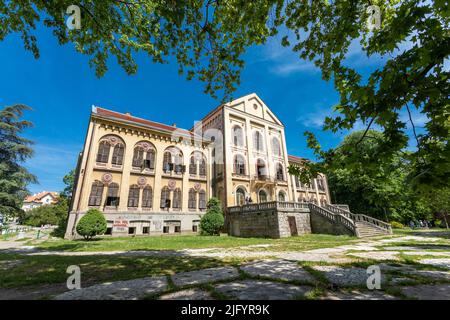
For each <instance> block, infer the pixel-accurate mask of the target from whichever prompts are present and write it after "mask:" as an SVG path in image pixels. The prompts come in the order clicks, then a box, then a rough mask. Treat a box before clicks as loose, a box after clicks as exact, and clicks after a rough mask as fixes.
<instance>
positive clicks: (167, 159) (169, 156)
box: [163, 147, 186, 174]
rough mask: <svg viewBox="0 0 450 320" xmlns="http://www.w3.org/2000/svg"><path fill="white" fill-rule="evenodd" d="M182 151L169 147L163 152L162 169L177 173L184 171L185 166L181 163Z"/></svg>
mask: <svg viewBox="0 0 450 320" xmlns="http://www.w3.org/2000/svg"><path fill="white" fill-rule="evenodd" d="M183 162H184V161H183V153H182V152H181V150H180V149H178V148H175V147H169V148H167V149H166V151H165V152H164V159H163V170H164V172H166V173H167V172H169V171H175V173H177V174H181V173H184V172H185V171H186V170H185V169H186V167H185V166H184V165H183Z"/></svg>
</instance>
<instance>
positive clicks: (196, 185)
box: [194, 182, 202, 192]
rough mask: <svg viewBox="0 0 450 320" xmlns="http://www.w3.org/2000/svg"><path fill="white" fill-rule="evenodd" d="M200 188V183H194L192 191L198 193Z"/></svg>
mask: <svg viewBox="0 0 450 320" xmlns="http://www.w3.org/2000/svg"><path fill="white" fill-rule="evenodd" d="M201 188H202V185H201V184H200V183H198V182H196V183H195V184H194V190H195V191H197V192H198V191H200V189H201Z"/></svg>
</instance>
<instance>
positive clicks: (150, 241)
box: [37, 234, 359, 252]
mask: <svg viewBox="0 0 450 320" xmlns="http://www.w3.org/2000/svg"><path fill="white" fill-rule="evenodd" d="M358 241H359V240H358V239H357V238H355V237H350V236H333V235H324V234H308V235H302V236H297V237H290V238H283V239H264V238H238V237H231V236H227V235H221V236H220V237H217V236H199V235H186V236H151V237H126V238H106V237H103V238H98V239H94V240H92V241H84V240H62V239H58V240H47V241H44V242H42V243H40V244H37V246H38V247H39V248H41V249H45V250H50V251H75V252H76V251H91V252H92V251H139V250H183V249H205V248H236V247H244V248H240V249H245V247H246V246H251V245H261V244H270V245H271V246H269V247H263V248H248V249H246V250H252V251H269V252H273V251H302V250H311V249H319V248H331V247H336V246H340V245H344V244H349V243H353V242H355V243H356V242H358Z"/></svg>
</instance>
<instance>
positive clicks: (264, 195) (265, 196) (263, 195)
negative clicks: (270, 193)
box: [258, 189, 267, 203]
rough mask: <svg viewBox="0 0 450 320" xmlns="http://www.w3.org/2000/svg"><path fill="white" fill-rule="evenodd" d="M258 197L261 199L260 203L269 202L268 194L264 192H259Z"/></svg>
mask: <svg viewBox="0 0 450 320" xmlns="http://www.w3.org/2000/svg"><path fill="white" fill-rule="evenodd" d="M258 197H259V202H260V203H263V202H267V193H266V191H264V190H262V189H261V190H259V193H258Z"/></svg>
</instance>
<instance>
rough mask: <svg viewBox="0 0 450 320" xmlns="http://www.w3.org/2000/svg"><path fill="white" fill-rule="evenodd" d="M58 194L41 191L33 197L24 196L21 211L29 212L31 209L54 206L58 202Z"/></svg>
mask: <svg viewBox="0 0 450 320" xmlns="http://www.w3.org/2000/svg"><path fill="white" fill-rule="evenodd" d="M58 197H59V194H58V192H53V191H42V192H39V193H35V194H33V195H29V196H26V197H25V199H24V200H23V205H22V210H23V211H29V210H31V209H34V208H37V207H41V206H44V205H50V204H54V203H56V202H57V201H58Z"/></svg>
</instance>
